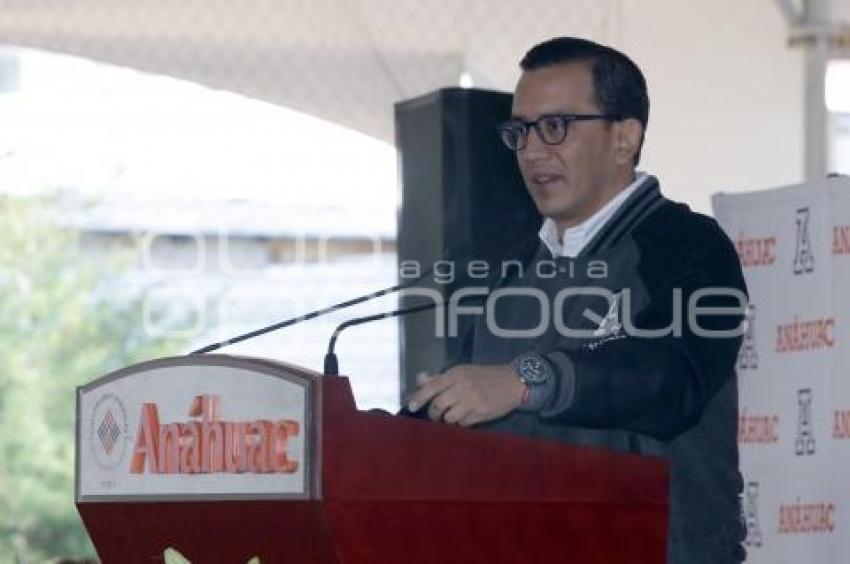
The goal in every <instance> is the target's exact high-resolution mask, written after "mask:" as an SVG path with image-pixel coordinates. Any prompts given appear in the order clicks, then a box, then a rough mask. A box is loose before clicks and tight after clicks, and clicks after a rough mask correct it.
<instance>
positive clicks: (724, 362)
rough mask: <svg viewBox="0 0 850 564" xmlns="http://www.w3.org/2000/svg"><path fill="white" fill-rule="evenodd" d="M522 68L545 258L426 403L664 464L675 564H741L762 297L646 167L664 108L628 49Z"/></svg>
mask: <svg viewBox="0 0 850 564" xmlns="http://www.w3.org/2000/svg"><path fill="white" fill-rule="evenodd" d="M520 67H521V69H522V75H521V77H520V79H519V81H518V83H517V85H516V90H515V94H514V100H513V106H512V115H511V116H510V119H509V120H508V121H506V122H505V123H504V124H502V125H501V126H500V128H499V134H500V135H501V137H502V140H503V141H504V143H505V144H506V145H507V146H508V147H509V148H510V149H512V150H514V151H516V155H517V162H518V164H519V167H520V170H521V172H522V175H523V179H524V181H525V184H526V187H527V189H528V191H529V193H530V194H531V197H532V198H533V200H534V202H535V204H536V206H537V208H538V210H539V211H540V212H541V214H542V215H543V216H544V218H545V219H544V222H543V225H542V227H541V229H540V232H539V239H540V240H539V242H537V243H536V248H537V250H536V252H535V253H534V256H533V257H532V258H531V259H530V260H528V261H527V262H526V263H525V265H524V268H523V269H521V272H517V273H515V275H512V276H511V277H509V278H503V279H502V280H501V281H500V283H499V284H498V289H496V290H495V291H493V292H491V293H490V296H489V298H488V300H489V302H490V303H489V304H488V306H487V315H481V316H479V318H478V321H477V322H476V325H475V327H474V331H473V333H472V335H471V339H470V346H469V347H468V351H467V356H466V358H464V359H463V361H462V362H459V363H457V364H456V365H455V366H453V367H452V368H450V369H448V370H446V371H444V372H443V373H441V374H437V375H431V376H428V375H422V376H420V378H419V382H418V384H419V387H418V388H417V389H416V390H415V391H414V393H413V394H412V395H411V396H410V398H409V400H408V408H409V409H410V410H411V411H418V410H425V411H427V415H428V417H430V418H431V419H433V420H435V421H442V422H445V423H448V424H456V425H462V426H478V427H482V428H486V429H494V430H502V431H507V432H513V433H520V434H523V435H527V436H532V437H537V438H548V439H554V440H561V441H567V442H570V443H573V444H579V445H588V446H596V447H606V448H610V449H615V450H619V451H624V452H630V453H637V454H647V455H657V456H663V457H665V458H666V459H667V460H668V462H669V466H670V522H669V523H670V526H669V536H668V550H667V552H668V562H670V563H672V564H684V563H687V564H695V563H702V562H705V563H711V564H725V563H737V562H741V561H742V560H743V559H744V557H745V554H744V551H743V548H742V547H741V542H742V541H743V539H744V537H745V528H744V525H743V523H742V521H741V518H740V515H741V512H740V499H739V496H740V494H741V491H742V479H741V475H740V473H739V471H738V446H737V414H738V412H737V410H738V399H737V378H736V375H735V360H736V356H737V353H738V349H739V347H740V344H741V335H742V333H743V329H744V323H743V320H744V311H745V309H744V308H745V305H746V303H745V302H746V287H745V283H744V280H743V275H742V272H741V266H740V263H739V261H738V257H737V255H736V253H735V250H734V247H733V245H732V243H731V242H730V241H729V240H728V238H727V237H726V236H725V234H724V233H723V231H722V230H721V229H720V227H719V226H718V225H717V223H716V222H715V221H714V220H713V219H711V218H709V217H706V216H703V215H700V214H697V213H694V212H692V211H690V209H689V208H688V207H687V206H685V205H684V204H680V203H675V202H672V201H670V200H668V199H666V198H665V197H664V196H663V195H662V194H661V191H660V188H659V182H658V180H657V179H656V178H655V177H654V176H652V175H649V174H646V173H642V172H637V171H636V166H637V164H638V162H639V159H640V152H641V146H642V144H643V139H644V133H645V130H646V126H647V121H648V115H649V98H648V94H647V89H646V83H645V80H644V77H643V75H642V73H641V71H640V69H639V68H638V67H637V66H636V65H635V63H634V62H633V61H631V60H630V59H629V58H628V57H627V56H626V55H624V54H622V53H620V52H618V51H616V50H614V49H611V48H609V47H606V46H602V45H599V44H596V43H593V42H590V41H586V40H582V39H575V38H556V39H552V40H549V41H546V42H544V43H541V44H539V45H537V46H535V47H534V48H532V49H531V50H530V51H529V52H528V53H526V55H525V57H524V58H523V59H522V61H521V62H520ZM508 227H509V226H508ZM482 311H483V308H482ZM564 550H565V551H567V552H568V551H569V547H568V546H565V547H564Z"/></svg>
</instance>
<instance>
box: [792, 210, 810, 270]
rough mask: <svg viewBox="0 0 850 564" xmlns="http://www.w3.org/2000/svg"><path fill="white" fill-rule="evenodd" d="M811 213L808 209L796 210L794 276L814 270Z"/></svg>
mask: <svg viewBox="0 0 850 564" xmlns="http://www.w3.org/2000/svg"><path fill="white" fill-rule="evenodd" d="M810 219H811V211H810V210H809V208H808V207H805V208H800V209H798V210H797V244H796V245H795V247H794V274H796V275H800V274H808V273H810V272H814V270H815V255H814V251H813V250H812V238H811V229H810V226H809V224H810V223H811V221H810Z"/></svg>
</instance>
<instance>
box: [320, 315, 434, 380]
mask: <svg viewBox="0 0 850 564" xmlns="http://www.w3.org/2000/svg"><path fill="white" fill-rule="evenodd" d="M438 305H442V303H438V302H431V303H429V304H423V305H419V306H413V307H408V308H403V309H396V310H393V311H389V312H384V313H376V314H374V315H367V316H366V317H358V318H355V319H349V320H348V321H344V322H343V323H340V324H339V325H338V326H337V328H336V329H335V330H334V333H333V335H332V336H331V340H330V342H329V343H328V352H327V354H325V370H324V372H325V376H339V360H338V359H337V357H336V354H334V347H335V346H336V340H337V338H338V337H339V334H340V333H342V332H343V330H345V329H347V328H349V327H353V326H354V325H361V324H363V323H369V322H370V321H377V320H379V319H389V318H390V317H398V316H400V315H407V314H409V313H416V312H417V311H425V310H429V309H434V308H435V307H437V306H438Z"/></svg>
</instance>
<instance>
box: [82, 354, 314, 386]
mask: <svg viewBox="0 0 850 564" xmlns="http://www.w3.org/2000/svg"><path fill="white" fill-rule="evenodd" d="M171 366H184V367H185V366H225V367H230V368H241V369H245V370H253V371H255V372H262V373H265V374H268V375H270V376H276V377H279V378H284V379H291V378H292V376H293V375H294V376H297V377H300V378H302V379H304V380H309V381H315V380H319V379H321V378H323V377H324V376H323V375H322V374H321V373H319V372H316V371H315V370H310V369H309V368H304V367H302V366H298V365H295V364H291V363H288V362H284V361H280V360H274V359H270V358H260V357H251V356H236V355H228V354H203V355H200V354H198V355H180V356H171V357H163V358H155V359H152V360H146V361H143V362H139V363H136V364H131V365H129V366H125V367H123V368H119V369H118V370H114V371H112V372H109V373H107V374H105V375H103V376H100V377H99V378H95V379H94V380H92V381H90V382H87V383H85V384H82V385H80V386H78V387H77V393H78V394H79V393H85V392H88V391H91V390H93V389H95V388H98V387H99V386H102V385H104V384H107V383H109V382H112V381H115V380H120V379H121V378H126V377H127V376H131V375H133V374H138V373H139V372H146V371H149V370H156V369H159V368H167V367H171Z"/></svg>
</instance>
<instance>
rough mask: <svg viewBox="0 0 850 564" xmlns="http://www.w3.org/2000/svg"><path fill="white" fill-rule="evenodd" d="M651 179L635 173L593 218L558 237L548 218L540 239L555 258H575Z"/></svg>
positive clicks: (643, 174)
mask: <svg viewBox="0 0 850 564" xmlns="http://www.w3.org/2000/svg"><path fill="white" fill-rule="evenodd" d="M647 178H649V175H648V174H646V173H645V172H637V173H635V180H634V182H632V183H631V184H629V185H628V186H626V187H625V188H624V189H623V190H621V191H620V192H619V193H618V194H617V195H616V196H614V197H613V198H611V199H610V200H609V201H608V202H607V203H606V204H605V205H604V206H602V207H601V208H599V210H597V211H596V213H594V214H593V215H592V216H590V217H588V218H587V219H585V220H584V221H583V222H581V223H579V224H578V225H576V226H573V227H567V228H566V229H565V230H564V232H563V233H562V234H561V237H558V227H557V225H556V224H555V221H554V220H553V219H552V218H549V217H547V218H546V219H545V220H544V221H543V226H542V227H541V228H540V233H539V235H540V239H541V240H542V241H543V243H544V244H545V245H546V246H547V247H548V248H549V251H551V253H552V256H553V257H569V258H575V257H576V256H578V254H579V253H580V252H581V251H582V249H584V247H585V246H586V245H587V244H588V243H589V242H590V240H591V239H593V237H594V235H596V234H597V233H598V232H599V230H600V229H602V226H603V225H605V224H606V223H607V222H608V220H609V219H611V217H612V216H613V215H614V214H615V213H616V212H617V210H618V209H619V208H620V206H621V205H623V202H625V201H626V199H628V197H629V196H631V195H632V193H633V192H634V191H635V190H636V189H637V188H638V186H640V185H641V183H643V181H644V180H646V179H647Z"/></svg>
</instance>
